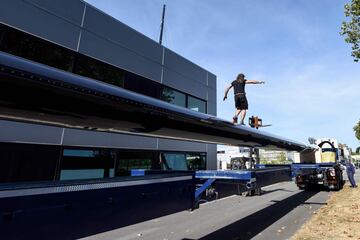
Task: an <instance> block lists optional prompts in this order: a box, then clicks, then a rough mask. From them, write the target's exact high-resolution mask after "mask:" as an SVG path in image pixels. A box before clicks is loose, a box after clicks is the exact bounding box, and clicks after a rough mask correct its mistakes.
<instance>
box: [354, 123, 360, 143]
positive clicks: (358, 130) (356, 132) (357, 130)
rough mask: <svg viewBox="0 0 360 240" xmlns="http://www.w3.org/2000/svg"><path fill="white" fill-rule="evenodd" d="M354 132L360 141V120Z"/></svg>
mask: <svg viewBox="0 0 360 240" xmlns="http://www.w3.org/2000/svg"><path fill="white" fill-rule="evenodd" d="M353 129H354V132H355V136H356V138H357V139H358V140H360V120H359V121H358V123H357V124H356V125H355V126H354V128H353Z"/></svg>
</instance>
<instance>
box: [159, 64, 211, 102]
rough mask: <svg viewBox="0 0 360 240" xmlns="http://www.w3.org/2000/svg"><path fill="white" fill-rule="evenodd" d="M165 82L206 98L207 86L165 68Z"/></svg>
mask: <svg viewBox="0 0 360 240" xmlns="http://www.w3.org/2000/svg"><path fill="white" fill-rule="evenodd" d="M163 84H165V85H167V86H169V87H173V88H175V89H178V90H180V91H183V92H186V93H188V94H191V95H193V96H196V97H199V98H201V99H204V100H206V98H207V86H206V85H204V84H201V83H199V82H196V81H194V80H192V79H189V78H185V77H184V76H183V75H181V74H178V73H177V72H174V71H172V70H170V69H167V68H164V75H163Z"/></svg>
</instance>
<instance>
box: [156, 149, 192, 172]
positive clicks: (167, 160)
mask: <svg viewBox="0 0 360 240" xmlns="http://www.w3.org/2000/svg"><path fill="white" fill-rule="evenodd" d="M161 157H162V161H163V168H164V169H166V170H188V166H187V163H186V155H185V153H162V156H161Z"/></svg>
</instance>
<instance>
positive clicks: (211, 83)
mask: <svg viewBox="0 0 360 240" xmlns="http://www.w3.org/2000/svg"><path fill="white" fill-rule="evenodd" d="M208 86H209V87H211V88H213V89H216V76H215V75H214V74H212V73H210V72H208Z"/></svg>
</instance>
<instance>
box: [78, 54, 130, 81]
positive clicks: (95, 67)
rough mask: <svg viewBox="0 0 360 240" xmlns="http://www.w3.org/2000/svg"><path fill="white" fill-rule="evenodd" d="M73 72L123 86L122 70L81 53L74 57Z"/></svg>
mask: <svg viewBox="0 0 360 240" xmlns="http://www.w3.org/2000/svg"><path fill="white" fill-rule="evenodd" d="M74 73H76V74H79V75H82V76H85V77H88V78H92V79H97V80H99V81H103V82H106V83H109V84H112V85H116V86H119V87H123V86H124V71H122V70H120V69H118V68H116V67H114V66H112V65H109V64H106V63H103V62H100V61H98V60H95V59H93V58H90V57H87V56H84V55H81V54H80V55H78V56H77V58H76V63H75V67H74Z"/></svg>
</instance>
